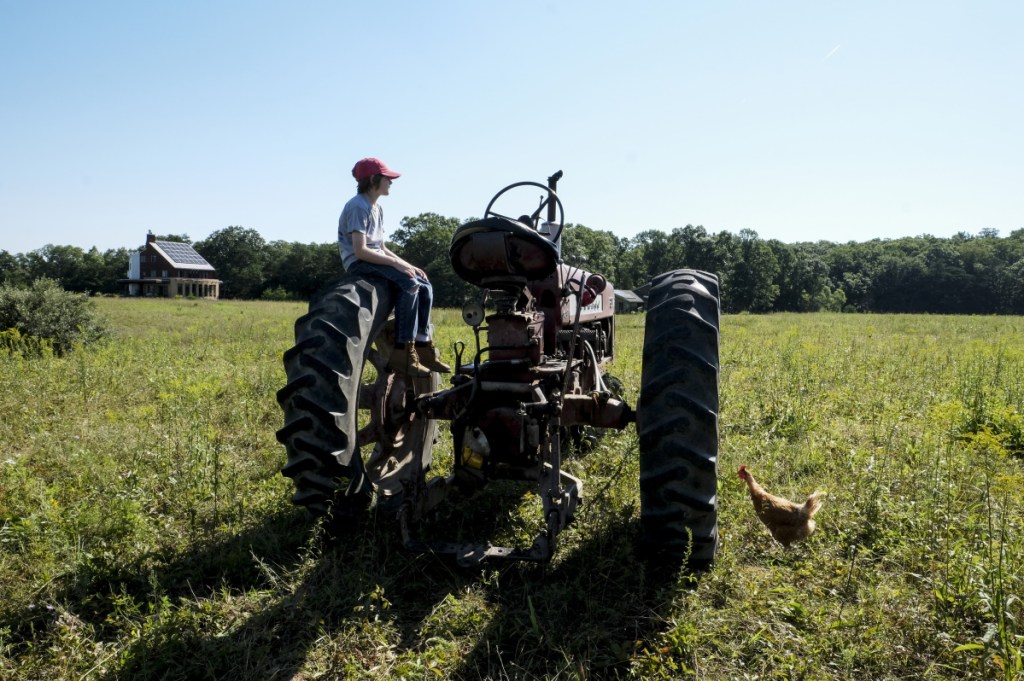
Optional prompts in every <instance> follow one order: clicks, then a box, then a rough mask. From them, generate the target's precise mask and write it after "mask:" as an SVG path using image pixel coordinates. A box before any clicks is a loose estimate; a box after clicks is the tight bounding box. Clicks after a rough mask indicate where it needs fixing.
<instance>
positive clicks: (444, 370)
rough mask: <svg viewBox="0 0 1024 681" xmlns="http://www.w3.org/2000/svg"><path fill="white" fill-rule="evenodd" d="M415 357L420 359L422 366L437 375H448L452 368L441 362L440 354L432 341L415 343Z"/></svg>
mask: <svg viewBox="0 0 1024 681" xmlns="http://www.w3.org/2000/svg"><path fill="white" fill-rule="evenodd" d="M416 356H417V357H419V358H420V362H421V363H422V364H423V366H425V367H427V368H428V369H430V370H431V371H436V372H437V373H439V374H450V373H451V372H452V368H451V367H450V366H448V365H447V364H445V363H444V362H442V361H441V353H440V352H438V350H437V347H436V346H435V345H434V343H433V342H432V341H427V342H426V343H416Z"/></svg>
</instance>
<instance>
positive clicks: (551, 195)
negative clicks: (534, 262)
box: [484, 180, 565, 242]
mask: <svg viewBox="0 0 1024 681" xmlns="http://www.w3.org/2000/svg"><path fill="white" fill-rule="evenodd" d="M517 187H538V188H540V189H543V190H544V192H545V193H547V195H548V197H547V199H545V200H544V201H541V203H540V205H539V206H537V210H535V211H533V214H532V215H524V216H523V217H525V218H528V219H529V222H528V223H527V226H528V227H530V228H534V220H536V219H537V217H538V216H540V213H541V211H542V210H544V209H545V208H546V207H547V206H548V205H549V204H550V203H551V202H552V201H554V202H555V205H556V206H557V207H558V232H556V233H555V234H553V235H552V236H551V237H550V240H551V241H553V242H557V241H558V239H559V237H561V236H562V228H563V227H565V209H564V208H562V201H561V199H559V198H558V194H556V193H555V191H554V190H553V189H551V187H548V186H546V185H543V184H541V183H540V182H531V181H529V180H527V181H524V182H514V183H512V184H510V185H509V186H507V187H505V188H504V189H502V190H501V191H499V192H498V193H497V194H495V195H494V197H493V198H491V201H490V203H488V204H487V208H485V209H484V218H485V219H486V218H489V217H496V218H503V219H505V220H512V221H513V222H522V221H523V220H522V218H510V217H509V216H507V215H502V214H501V213H496V212H495V211H493V210H491V208H492V207H493V206H494V203H495V202H496V201H497V200H498V199H499V198H501V197H502V196H503V195H504V194H505V193H506V192H508V191H510V190H512V189H515V188H517Z"/></svg>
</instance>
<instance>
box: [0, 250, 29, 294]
mask: <svg viewBox="0 0 1024 681" xmlns="http://www.w3.org/2000/svg"><path fill="white" fill-rule="evenodd" d="M28 282H29V275H28V272H26V271H25V267H24V266H23V265H22V258H21V257H19V256H16V255H13V254H11V253H8V252H7V251H0V284H10V285H12V286H22V285H27V284H28Z"/></svg>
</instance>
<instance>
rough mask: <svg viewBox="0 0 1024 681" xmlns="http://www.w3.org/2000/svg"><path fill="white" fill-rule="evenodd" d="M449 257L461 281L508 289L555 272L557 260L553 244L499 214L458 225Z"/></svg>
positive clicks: (516, 288)
mask: <svg viewBox="0 0 1024 681" xmlns="http://www.w3.org/2000/svg"><path fill="white" fill-rule="evenodd" d="M448 256H449V257H450V258H451V261H452V268H453V269H454V270H455V273H456V274H457V275H459V277H460V278H462V279H463V280H464V281H468V282H469V283H470V284H473V285H474V286H479V287H482V288H496V289H505V290H510V291H517V290H519V289H521V288H522V287H523V286H525V285H526V283H527V282H529V281H537V280H540V279H544V278H545V277H547V276H548V275H550V274H551V273H552V272H554V271H555V267H556V266H557V265H558V260H559V256H558V249H557V248H556V247H555V244H553V243H552V242H550V241H548V240H547V239H546V238H544V236H542V235H541V234H538V233H537V232H535V231H534V230H532V229H530V228H529V227H527V226H526V225H524V224H523V223H521V222H517V221H515V220H511V219H509V218H506V217H501V216H491V217H487V218H483V219H482V220H473V221H472V222H467V223H466V224H464V225H462V226H461V227H459V228H458V229H457V230H456V231H455V235H454V236H452V245H451V247H450V248H449V249H448Z"/></svg>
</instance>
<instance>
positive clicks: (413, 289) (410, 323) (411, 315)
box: [348, 260, 434, 344]
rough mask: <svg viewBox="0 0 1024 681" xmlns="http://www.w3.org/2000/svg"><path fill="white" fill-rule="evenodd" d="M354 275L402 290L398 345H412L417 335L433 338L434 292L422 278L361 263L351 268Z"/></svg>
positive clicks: (397, 314)
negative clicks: (386, 283) (380, 278)
mask: <svg viewBox="0 0 1024 681" xmlns="http://www.w3.org/2000/svg"><path fill="white" fill-rule="evenodd" d="M348 271H349V272H350V273H352V274H361V275H363V276H377V277H382V278H384V279H387V280H388V281H390V282H392V283H394V284H396V285H397V286H398V289H399V294H398V300H397V301H395V343H403V344H404V343H411V342H412V341H413V340H414V339H415V337H416V334H417V333H420V334H423V335H424V336H428V335H430V308H431V307H433V305H434V289H433V288H432V287H431V286H430V282H429V281H427V280H426V279H424V278H423V277H420V276H409V275H408V274H406V273H405V272H404V271H402V270H399V269H397V268H394V267H390V266H388V265H377V264H375V263H372V262H366V261H365V260H360V261H359V262H357V263H355V264H354V265H352V267H350V268H348Z"/></svg>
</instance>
